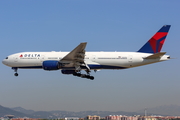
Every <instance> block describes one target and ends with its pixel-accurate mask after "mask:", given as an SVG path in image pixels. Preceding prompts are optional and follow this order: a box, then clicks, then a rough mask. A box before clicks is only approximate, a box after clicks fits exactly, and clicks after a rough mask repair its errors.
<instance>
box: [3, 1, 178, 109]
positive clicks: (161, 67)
mask: <svg viewBox="0 0 180 120" xmlns="http://www.w3.org/2000/svg"><path fill="white" fill-rule="evenodd" d="M179 4H180V1H179V0H171V1H170V0H158V1H157V0H151V1H144V0H136V1H132V0H53V1H50V0H43V1H42V0H26V1H24V0H16V1H14V0H3V1H0V42H1V43H0V60H3V59H4V58H5V57H7V56H8V55H10V54H14V53H18V52H24V51H28V52H29V51H30V52H34V51H71V50H73V49H74V48H75V47H76V46H77V45H78V44H79V43H81V42H87V47H86V51H137V50H139V49H140V48H141V47H142V46H143V45H144V44H145V43H146V42H147V41H148V40H149V39H150V38H151V37H152V35H154V34H155V33H156V32H157V31H158V30H159V29H160V28H161V27H162V26H163V25H166V24H168V25H172V26H171V28H170V31H169V34H168V36H167V39H166V42H165V44H164V46H163V48H162V51H166V52H167V54H168V55H170V56H171V58H175V59H171V60H169V61H165V62H161V63H155V64H151V65H147V66H141V67H136V68H131V69H126V70H101V71H98V72H96V73H94V72H92V75H93V76H94V77H95V80H93V81H91V80H87V79H83V78H78V77H74V76H72V75H63V74H61V71H60V70H58V71H50V72H49V71H44V70H42V69H39V70H32V69H30V70H29V69H27V70H22V69H19V70H18V73H19V76H18V77H15V76H14V71H13V70H12V69H11V68H10V67H7V66H5V65H3V64H2V63H0V73H1V74H0V105H2V106H5V107H18V106H20V107H23V108H25V109H32V110H35V111H51V110H66V111H85V110H97V111H132V112H134V111H137V110H141V109H144V108H152V107H156V106H161V105H172V104H173V105H179V106H180V102H179V100H180V74H179V67H180V62H179V51H180V50H179V44H180V37H179V35H180V34H179V33H180V29H179V28H180V22H179V21H180V16H179V11H180V7H179Z"/></svg>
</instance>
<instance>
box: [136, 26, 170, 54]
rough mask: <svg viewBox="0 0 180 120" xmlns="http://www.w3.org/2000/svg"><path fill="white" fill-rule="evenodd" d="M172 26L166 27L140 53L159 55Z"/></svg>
mask: <svg viewBox="0 0 180 120" xmlns="http://www.w3.org/2000/svg"><path fill="white" fill-rule="evenodd" d="M170 27H171V25H164V26H163V27H162V28H161V29H160V30H159V31H158V32H157V33H156V34H155V35H154V36H153V37H152V38H151V39H150V40H149V41H148V42H147V43H146V44H145V45H144V46H143V47H142V48H141V49H140V50H139V51H138V52H143V53H153V54H154V53H158V52H160V51H161V48H162V46H163V44H164V42H165V40H166V36H167V34H168V31H169V29H170Z"/></svg>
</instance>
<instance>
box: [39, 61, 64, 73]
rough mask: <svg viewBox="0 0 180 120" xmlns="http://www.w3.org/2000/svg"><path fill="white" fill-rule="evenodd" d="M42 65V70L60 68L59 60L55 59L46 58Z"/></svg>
mask: <svg viewBox="0 0 180 120" xmlns="http://www.w3.org/2000/svg"><path fill="white" fill-rule="evenodd" d="M42 67H43V69H44V70H49V71H50V70H59V69H60V68H61V64H60V62H59V61H55V60H47V61H44V62H43V63H42Z"/></svg>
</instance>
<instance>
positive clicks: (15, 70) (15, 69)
mask: <svg viewBox="0 0 180 120" xmlns="http://www.w3.org/2000/svg"><path fill="white" fill-rule="evenodd" d="M12 69H13V70H14V72H15V73H14V76H16V77H17V76H18V75H19V74H18V73H17V70H18V68H14V67H13V68H12Z"/></svg>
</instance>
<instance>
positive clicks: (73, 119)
mask: <svg viewBox="0 0 180 120" xmlns="http://www.w3.org/2000/svg"><path fill="white" fill-rule="evenodd" d="M64 120H79V118H78V117H66V118H64Z"/></svg>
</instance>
